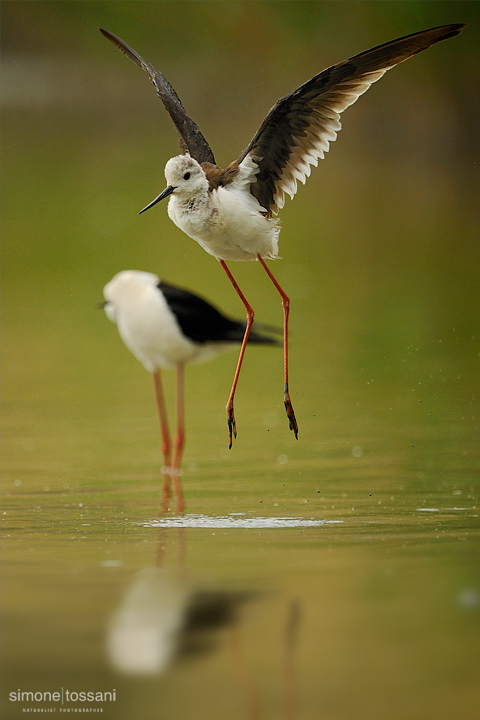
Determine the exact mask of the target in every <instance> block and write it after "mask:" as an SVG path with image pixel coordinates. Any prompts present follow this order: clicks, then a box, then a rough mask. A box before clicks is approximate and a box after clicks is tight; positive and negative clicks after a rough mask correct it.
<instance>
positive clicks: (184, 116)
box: [99, 28, 215, 164]
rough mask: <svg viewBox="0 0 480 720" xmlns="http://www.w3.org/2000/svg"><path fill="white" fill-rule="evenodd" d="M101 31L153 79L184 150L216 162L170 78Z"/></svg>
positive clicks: (199, 160) (200, 160) (197, 158)
mask: <svg viewBox="0 0 480 720" xmlns="http://www.w3.org/2000/svg"><path fill="white" fill-rule="evenodd" d="M99 29H100V32H101V33H102V35H103V36H104V37H106V38H107V40H110V42H112V43H113V44H114V45H115V46H116V47H117V48H118V49H119V50H121V52H123V54H124V55H126V56H127V57H128V58H130V60H132V61H133V62H134V63H135V65H138V67H140V68H142V70H145V72H146V73H148V76H149V78H150V80H151V81H152V83H153V85H154V86H155V89H156V91H157V95H158V97H159V98H160V100H161V101H162V102H163V104H164V105H165V108H166V109H167V111H168V113H169V115H170V117H171V118H172V120H173V122H174V123H175V127H176V128H177V130H178V135H179V141H180V147H181V148H182V150H183V151H184V152H188V153H189V154H190V155H191V156H192V157H193V158H194V159H195V160H196V161H197V162H199V163H202V162H209V163H212V164H215V158H214V157H213V153H212V150H211V148H210V145H209V144H208V143H207V141H206V140H205V138H204V137H203V135H202V133H201V132H200V129H199V127H198V125H197V124H196V123H195V122H194V121H193V120H192V118H191V117H190V115H189V114H188V113H187V111H186V110H185V108H184V107H183V105H182V102H181V100H180V98H179V97H178V95H177V93H176V92H175V90H174V89H173V87H172V86H171V85H170V83H169V82H168V80H167V79H166V78H165V77H164V76H163V75H162V73H161V72H158V71H157V70H155V68H154V67H153V65H150V64H149V63H147V62H146V61H145V60H144V59H143V58H142V57H141V55H139V54H138V53H137V52H136V50H134V49H133V48H131V47H130V45H127V43H126V42H124V41H123V40H122V39H121V38H119V37H117V36H116V35H114V34H113V33H111V32H109V31H108V30H104V29H103V28H99Z"/></svg>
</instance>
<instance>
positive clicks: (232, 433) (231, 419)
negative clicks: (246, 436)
mask: <svg viewBox="0 0 480 720" xmlns="http://www.w3.org/2000/svg"><path fill="white" fill-rule="evenodd" d="M227 425H228V449H229V450H231V449H232V443H233V438H236V437H237V426H236V424H235V414H234V412H233V405H230V404H228V405H227Z"/></svg>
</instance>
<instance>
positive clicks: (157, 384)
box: [153, 369, 172, 512]
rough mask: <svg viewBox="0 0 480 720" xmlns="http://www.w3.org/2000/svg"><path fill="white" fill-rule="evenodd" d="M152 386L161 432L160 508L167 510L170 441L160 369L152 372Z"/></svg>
mask: <svg viewBox="0 0 480 720" xmlns="http://www.w3.org/2000/svg"><path fill="white" fill-rule="evenodd" d="M153 386H154V388H155V399H156V401H157V409H158V417H159V419H160V430H161V433H162V454H163V468H162V473H163V493H162V510H163V511H164V512H167V510H168V501H169V499H170V483H171V472H172V469H171V443H170V434H169V432H168V420H167V411H166V409H165V401H164V399H163V390H162V378H161V375H160V370H158V369H157V370H154V372H153Z"/></svg>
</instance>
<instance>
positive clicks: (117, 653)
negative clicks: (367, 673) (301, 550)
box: [107, 528, 301, 720]
mask: <svg viewBox="0 0 480 720" xmlns="http://www.w3.org/2000/svg"><path fill="white" fill-rule="evenodd" d="M169 532H170V531H169V530H167V529H166V528H161V529H160V530H159V535H158V543H157V548H156V556H155V567H152V568H146V569H144V570H142V571H140V572H139V573H137V574H136V575H135V576H134V578H133V581H132V583H131V584H130V586H129V588H128V590H127V593H126V595H125V597H124V599H123V601H122V603H121V607H120V608H119V610H118V611H117V612H116V613H115V614H114V616H113V617H112V618H111V620H110V622H109V625H108V631H107V654H108V657H109V660H110V663H111V665H112V667H113V668H114V669H115V670H117V671H119V672H122V673H125V674H129V675H134V676H149V675H150V676H151V675H157V674H161V673H163V672H165V671H166V670H167V668H169V667H170V666H171V665H172V664H174V663H175V662H176V661H179V660H182V659H184V658H198V657H201V656H203V655H204V654H205V653H208V652H212V651H214V650H215V649H219V648H220V645H221V631H222V630H224V631H225V633H224V635H223V638H224V640H223V642H224V645H225V649H226V651H227V655H228V657H229V658H230V665H231V673H232V675H233V678H234V680H235V683H236V685H237V686H238V688H239V689H240V691H241V693H242V695H243V698H244V701H245V707H246V717H247V718H248V720H257V719H258V718H260V717H261V714H260V709H261V708H260V701H259V688H258V682H257V681H256V678H255V673H254V672H253V671H252V670H250V668H249V664H248V662H247V660H246V657H247V656H248V654H249V651H250V650H251V648H250V647H249V646H246V647H244V636H243V635H242V620H244V618H243V619H242V615H241V612H240V611H241V608H242V606H243V605H244V604H245V603H246V602H251V601H253V600H255V599H259V593H255V592H252V591H238V590H237V591H235V590H225V589H221V588H219V587H212V585H211V583H210V584H209V586H208V587H206V586H203V587H202V584H201V583H200V582H198V581H197V582H194V581H193V580H192V579H191V578H189V577H187V573H186V569H185V557H186V552H185V529H184V528H179V529H178V530H177V533H178V535H177V541H178V542H177V551H178V554H177V567H176V568H174V569H167V568H164V567H162V565H163V563H164V554H165V547H166V545H165V543H166V540H167V534H168V533H169ZM300 616H301V612H300V603H299V601H298V600H295V599H293V600H291V601H290V602H289V605H288V608H287V613H286V620H285V625H284V628H283V631H282V630H281V629H280V632H283V635H284V640H283V647H284V657H283V659H282V668H283V669H282V671H281V673H282V677H281V681H282V685H283V706H284V714H283V717H285V720H294V718H295V696H296V683H295V661H294V660H295V649H296V645H297V637H298V630H299V625H300ZM242 641H243V643H242ZM247 651H248V652H247Z"/></svg>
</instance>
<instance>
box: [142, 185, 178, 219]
mask: <svg viewBox="0 0 480 720" xmlns="http://www.w3.org/2000/svg"><path fill="white" fill-rule="evenodd" d="M174 190H175V187H174V186H173V185H169V186H168V187H166V188H165V190H164V191H163V192H161V193H160V195H159V196H158V197H156V198H155V200H152V202H151V203H149V205H147V207H144V208H143V210H140V212H139V213H138V214H139V215H141V214H142V213H144V212H145V210H150V208H151V207H153V206H154V205H156V204H157V203H158V202H160V200H163V198H166V197H168V196H169V195H171V194H172V192H173V191H174Z"/></svg>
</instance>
